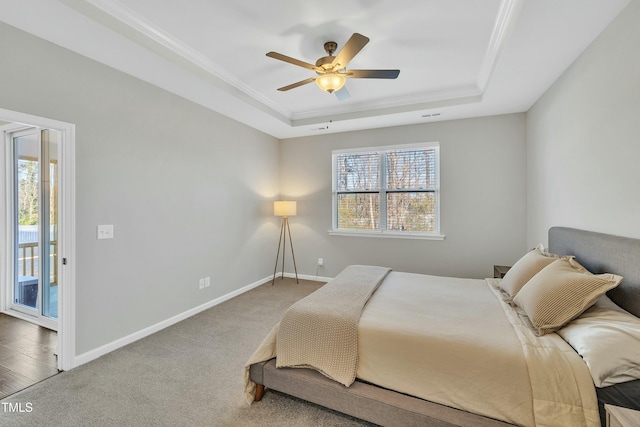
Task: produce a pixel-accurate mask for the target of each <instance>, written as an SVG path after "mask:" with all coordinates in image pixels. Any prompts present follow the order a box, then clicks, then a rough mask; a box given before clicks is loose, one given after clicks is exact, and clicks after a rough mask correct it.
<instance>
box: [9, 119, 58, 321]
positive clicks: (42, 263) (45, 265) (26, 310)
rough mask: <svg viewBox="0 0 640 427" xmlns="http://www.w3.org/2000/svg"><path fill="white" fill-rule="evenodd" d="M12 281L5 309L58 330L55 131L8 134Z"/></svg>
mask: <svg viewBox="0 0 640 427" xmlns="http://www.w3.org/2000/svg"><path fill="white" fill-rule="evenodd" d="M8 140H9V144H10V149H9V153H10V154H9V157H10V159H11V160H10V162H11V163H10V174H11V178H12V179H11V181H12V185H11V191H10V193H11V194H10V197H9V203H10V205H11V206H10V209H9V216H10V218H8V219H9V221H10V223H11V225H12V230H13V233H12V235H13V236H12V241H13V244H12V246H13V247H12V257H11V258H12V259H11V263H10V268H11V269H12V274H10V276H12V280H10V281H9V282H10V283H9V286H10V287H11V289H9V290H8V295H10V296H11V297H10V300H9V302H10V303H9V308H10V309H11V310H15V311H17V312H19V313H21V314H23V315H26V316H28V317H29V318H30V319H31V320H33V321H34V322H35V323H37V324H40V325H42V326H45V327H47V328H50V329H54V330H57V329H58V322H57V319H58V294H59V292H58V289H59V288H58V250H57V247H58V246H57V245H58V158H59V156H58V146H59V132H58V131H56V130H52V129H42V128H36V127H32V128H28V129H23V130H19V131H15V132H11V133H10V134H9V138H8Z"/></svg>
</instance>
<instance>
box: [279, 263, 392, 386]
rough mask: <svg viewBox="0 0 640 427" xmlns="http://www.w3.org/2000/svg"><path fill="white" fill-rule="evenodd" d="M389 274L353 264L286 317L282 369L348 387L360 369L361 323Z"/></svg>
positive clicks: (281, 339)
mask: <svg viewBox="0 0 640 427" xmlns="http://www.w3.org/2000/svg"><path fill="white" fill-rule="evenodd" d="M389 271H390V269H388V268H384V267H375V266H363V265H352V266H349V267H347V268H346V269H345V270H344V271H343V272H342V273H340V274H339V275H338V276H336V278H335V279H333V280H332V281H330V282H329V283H327V284H326V285H324V286H323V287H321V288H320V289H319V290H317V291H316V292H314V293H313V294H311V295H309V296H307V297H306V298H304V299H302V300H300V301H298V302H297V303H295V304H294V305H292V306H291V307H289V309H288V310H287V312H286V313H285V315H284V317H283V318H282V320H281V322H280V328H279V330H278V336H277V341H276V342H277V343H276V346H277V347H276V353H277V355H278V356H277V360H276V363H277V367H278V368H281V367H297V368H312V369H316V370H317V371H319V372H321V373H322V374H324V375H326V376H327V377H329V378H331V379H333V380H335V381H337V382H339V383H341V384H343V385H345V386H347V387H348V386H349V385H351V383H353V381H354V380H355V378H356V370H357V365H358V323H359V321H360V315H361V314H362V310H363V309H364V306H365V304H366V303H367V301H368V300H369V297H370V296H371V295H372V294H373V292H375V290H376V289H377V288H378V286H379V285H380V283H381V282H382V280H383V279H384V278H385V276H386V275H387V274H388V273H389Z"/></svg>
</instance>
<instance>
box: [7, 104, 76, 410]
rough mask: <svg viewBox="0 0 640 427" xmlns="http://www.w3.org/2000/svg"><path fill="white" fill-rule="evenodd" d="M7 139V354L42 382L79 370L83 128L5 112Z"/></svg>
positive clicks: (16, 363) (14, 363)
mask: <svg viewBox="0 0 640 427" xmlns="http://www.w3.org/2000/svg"><path fill="white" fill-rule="evenodd" d="M0 138H1V139H0V140H1V141H2V142H3V145H4V146H3V147H2V150H0V168H2V169H0V170H2V173H1V176H2V182H1V185H0V196H1V197H0V207H1V209H0V226H2V230H3V234H4V242H3V244H2V245H1V247H0V272H1V274H0V280H1V285H0V314H1V315H0V321H2V326H3V330H4V331H5V335H7V336H8V337H9V339H10V340H14V339H15V342H14V344H16V345H11V346H10V347H11V351H13V352H14V353H15V351H14V350H16V349H22V350H23V351H22V353H21V354H9V353H10V352H9V351H8V350H7V352H5V353H7V354H9V356H8V357H9V358H10V360H12V361H13V362H11V363H13V366H16V365H20V366H21V367H20V369H22V370H23V371H24V370H26V371H27V372H30V375H25V376H27V377H31V378H35V379H37V380H38V381H39V380H41V379H43V377H44V378H46V376H47V375H49V374H55V373H56V372H58V370H68V369H71V368H73V367H74V366H75V341H74V335H75V327H74V325H75V307H74V304H73V302H74V298H73V295H74V294H75V282H74V276H75V274H74V272H75V268H74V261H75V247H74V246H75V244H74V241H75V238H74V236H75V229H74V222H75V220H74V211H75V200H74V188H75V185H74V184H75V182H74V180H75V178H74V166H75V165H74V161H75V156H74V152H75V126H74V125H72V124H70V123H65V122H60V121H56V120H51V119H47V118H43V117H37V116H32V115H28V114H24V113H19V112H14V111H9V110H3V109H0ZM8 331H11V332H8ZM6 340H7V337H4V341H6ZM0 350H2V349H0ZM49 350H51V351H52V352H53V353H54V354H53V355H52V354H50V353H49ZM1 356H2V351H0V357H1ZM52 357H53V358H52ZM30 360H34V361H35V363H34V365H33V366H31V367H26V365H27V364H28V362H29V361H30ZM17 361H20V362H19V363H18V362H17ZM7 363H9V362H7ZM11 363H9V364H11ZM1 364H2V362H0V365H1ZM45 365H46V366H45ZM5 368H6V367H5ZM14 377H15V375H14ZM35 382H37V381H35ZM0 393H2V390H0ZM5 394H6V393H5ZM0 398H2V394H0Z"/></svg>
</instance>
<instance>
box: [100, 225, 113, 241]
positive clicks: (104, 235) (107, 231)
mask: <svg viewBox="0 0 640 427" xmlns="http://www.w3.org/2000/svg"><path fill="white" fill-rule="evenodd" d="M97 233H98V234H97V236H96V237H97V238H98V240H101V239H113V225H99V226H98V231H97Z"/></svg>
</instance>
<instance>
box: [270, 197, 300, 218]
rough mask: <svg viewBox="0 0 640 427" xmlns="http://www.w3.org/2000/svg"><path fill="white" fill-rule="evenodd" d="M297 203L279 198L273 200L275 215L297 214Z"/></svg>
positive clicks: (287, 215)
mask: <svg viewBox="0 0 640 427" xmlns="http://www.w3.org/2000/svg"><path fill="white" fill-rule="evenodd" d="M296 213H297V204H296V202H292V201H290V200H277V201H275V202H273V214H274V215H275V216H282V217H289V216H296Z"/></svg>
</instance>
